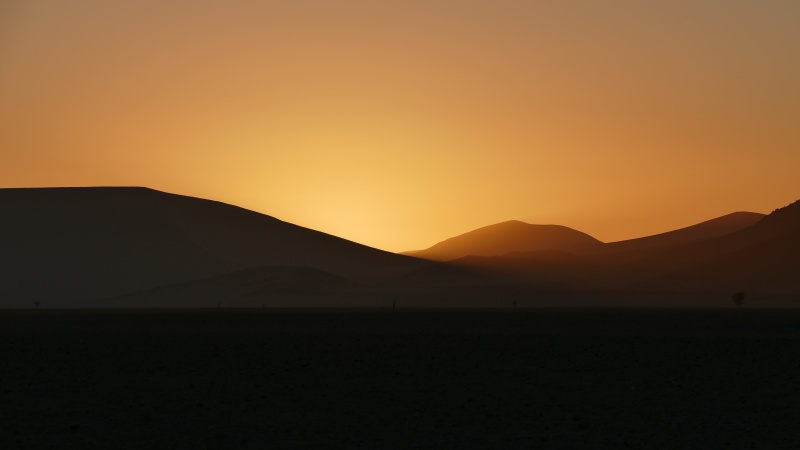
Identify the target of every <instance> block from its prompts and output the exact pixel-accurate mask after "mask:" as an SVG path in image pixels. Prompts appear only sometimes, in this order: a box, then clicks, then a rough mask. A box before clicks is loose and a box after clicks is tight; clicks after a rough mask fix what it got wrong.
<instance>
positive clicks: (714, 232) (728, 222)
mask: <svg viewBox="0 0 800 450" xmlns="http://www.w3.org/2000/svg"><path fill="white" fill-rule="evenodd" d="M764 217H765V216H764V214H759V213H753V212H735V213H731V214H727V215H724V216H722V217H717V218H715V219H711V220H707V221H705V222H701V223H698V224H696V225H692V226H688V227H685V228H681V229H678V230H674V231H668V232H666V233H660V234H655V235H652V236H645V237H641V238H636V239H628V240H624V241H616V242H608V243H605V244H602V245H589V246H573V247H571V248H570V249H569V250H570V251H572V252H575V253H579V254H594V253H604V252H628V251H634V250H643V249H647V248H654V247H660V246H664V245H672V244H680V243H687V242H693V241H700V240H703V239H709V238H714V237H718V236H725V235H727V234H731V233H735V232H737V231H739V230H742V229H744V228H747V227H749V226H751V225H754V224H755V223H756V222H758V221H759V220H761V219H763V218H764Z"/></svg>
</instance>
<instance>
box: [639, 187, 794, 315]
mask: <svg viewBox="0 0 800 450" xmlns="http://www.w3.org/2000/svg"><path fill="white" fill-rule="evenodd" d="M625 266H626V267H631V266H638V267H643V268H645V269H646V270H647V271H648V272H649V273H648V274H649V275H651V276H649V277H647V278H646V279H645V280H644V281H642V282H641V285H642V286H644V287H647V288H650V289H654V288H660V289H672V290H680V291H719V292H733V291H749V292H751V293H754V294H778V293H797V294H798V302H799V303H800V201H798V202H795V203H792V204H791V205H789V206H787V207H785V208H780V209H777V210H775V211H774V212H773V213H772V214H769V215H768V216H766V217H764V218H763V219H762V220H760V221H759V222H757V223H756V224H754V225H753V226H751V227H748V228H745V229H743V230H741V231H739V232H736V233H733V234H730V235H727V236H722V237H719V238H714V239H708V240H704V241H701V242H697V243H696V244H695V245H691V246H690V245H681V246H676V247H669V248H665V249H662V250H661V251H658V252H653V253H652V254H645V255H640V256H639V257H638V258H637V260H636V261H635V262H632V263H627V264H626V265H625Z"/></svg>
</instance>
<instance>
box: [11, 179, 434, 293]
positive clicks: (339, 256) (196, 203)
mask: <svg viewBox="0 0 800 450" xmlns="http://www.w3.org/2000/svg"><path fill="white" fill-rule="evenodd" d="M0 211H1V212H2V215H1V216H0V217H1V219H0V298H2V299H3V300H2V301H3V303H4V304H6V305H19V304H21V305H22V306H30V302H32V301H41V302H42V304H43V305H45V306H70V305H78V304H91V305H95V306H96V305H97V303H96V300H98V299H103V298H107V297H111V296H117V295H121V294H125V293H128V292H132V291H137V290H142V289H147V288H153V287H156V286H160V285H165V284H171V283H178V282H183V281H188V280H194V279H199V278H205V277H210V276H214V275H220V274H224V273H229V272H234V271H237V270H241V269H245V268H248V267H255V266H270V265H281V266H306V267H310V268H315V269H319V270H321V271H325V272H329V273H331V274H334V275H337V276H340V277H344V278H347V279H350V280H354V281H357V282H363V283H371V282H376V281H380V280H383V279H387V278H391V277H395V276H399V275H402V274H403V273H406V272H408V271H411V270H413V269H414V268H417V267H420V266H421V265H424V264H426V262H424V261H419V260H416V259H414V258H409V257H405V256H400V255H395V254H392V253H388V252H383V251H380V250H377V249H373V248H370V247H366V246H363V245H360V244H356V243H354V242H350V241H347V240H344V239H341V238H337V237H334V236H331V235H327V234H324V233H320V232H317V231H314V230H310V229H307V228H303V227H299V226H296V225H292V224H290V223H286V222H282V221H280V220H278V219H275V218H273V217H269V216H266V215H263V214H259V213H256V212H253V211H249V210H245V209H242V208H238V207H235V206H231V205H227V204H224V203H220V202H214V201H210V200H203V199H198V198H192V197H185V196H180V195H174V194H167V193H163V192H159V191H154V190H151V189H145V188H40V189H0ZM93 302H94V303H93Z"/></svg>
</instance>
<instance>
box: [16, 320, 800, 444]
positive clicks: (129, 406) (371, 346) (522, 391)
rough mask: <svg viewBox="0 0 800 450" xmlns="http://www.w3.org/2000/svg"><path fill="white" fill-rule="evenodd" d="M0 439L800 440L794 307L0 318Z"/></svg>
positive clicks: (798, 329) (799, 353)
mask: <svg viewBox="0 0 800 450" xmlns="http://www.w3.org/2000/svg"><path fill="white" fill-rule="evenodd" d="M0 448H3V449H25V448H75V449H92V448H102V449H156V448H176V449H204V448H208V449H211V448H220V449H235V448H276V449H280V448H332V449H339V448H342V449H345V448H346V449H350V448H369V449H382V448H397V449H411V448H431V449H448V448H453V449H467V448H481V449H518V448H520V449H521V448H553V449H581V448H585V449H604V448H634V449H636V448H638V449H693V448H694V449H703V450H708V449H733V448H748V449H749V448H753V449H790V448H800V312H795V311H763V310H762V311H756V310H748V309H747V307H746V306H745V307H744V308H742V309H740V310H738V309H734V308H733V307H731V309H730V310H717V311H697V310H695V311H658V310H651V311H620V310H617V311H610V310H605V311H600V310H596V311H590V310H582V311H580V310H579V311H576V310H572V311H569V310H522V309H517V310H508V311H461V312H456V311H434V312H431V311H428V312H425V311H402V312H401V311H397V312H391V311H371V312H368V311H305V312H303V311H274V310H195V311H189V310H186V311H180V310H169V311H163V310H162V311H119V310H117V311H92V310H83V311H54V310H38V311H37V310H27V311H20V310H16V311H14V310H7V311H0Z"/></svg>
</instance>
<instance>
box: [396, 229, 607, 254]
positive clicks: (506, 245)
mask: <svg viewBox="0 0 800 450" xmlns="http://www.w3.org/2000/svg"><path fill="white" fill-rule="evenodd" d="M600 243H601V242H600V241H598V240H597V239H595V238H593V237H592V236H589V235H588V234H586V233H582V232H580V231H577V230H573V229H572V228H568V227H565V226H561V225H533V224H529V223H525V222H521V221H518V220H510V221H507V222H502V223H498V224H494V225H489V226H486V227H482V228H478V229H476V230H473V231H470V232H467V233H464V234H461V235H459V236H455V237H452V238H450V239H447V240H445V241H442V242H439V243H438V244H436V245H434V246H432V247H430V248H427V249H425V250H420V251H414V252H407V253H405V254H406V255H410V256H415V257H418V258H425V259H430V260H434V261H450V260H453V259H457V258H462V257H464V256H472V255H475V256H498V255H503V254H506V253H512V252H535V251H540V250H550V249H559V248H563V247H570V246H577V245H592V244H600Z"/></svg>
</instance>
